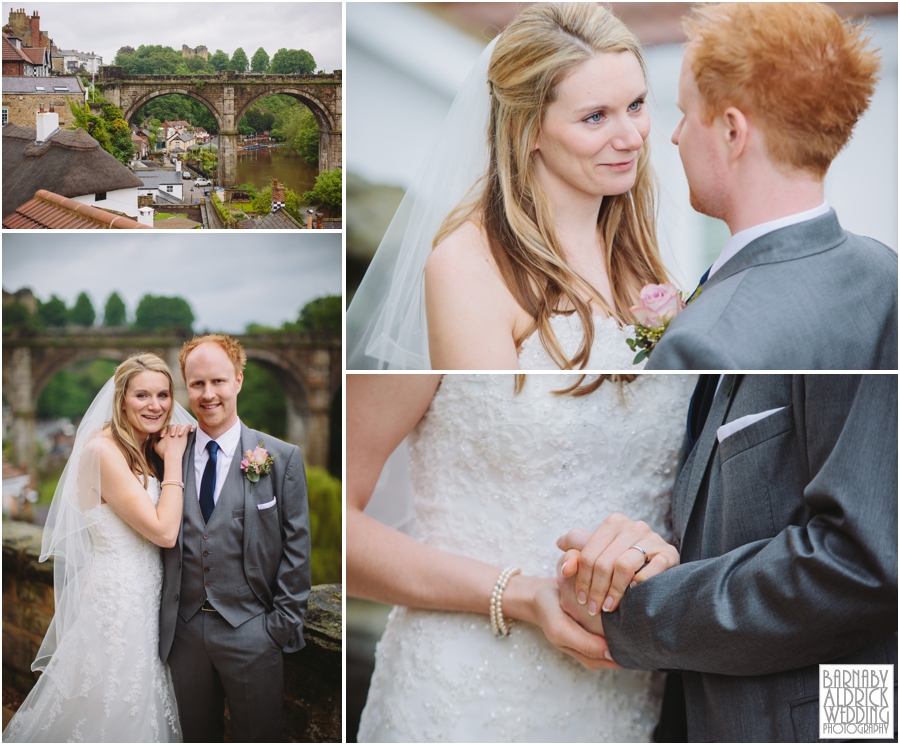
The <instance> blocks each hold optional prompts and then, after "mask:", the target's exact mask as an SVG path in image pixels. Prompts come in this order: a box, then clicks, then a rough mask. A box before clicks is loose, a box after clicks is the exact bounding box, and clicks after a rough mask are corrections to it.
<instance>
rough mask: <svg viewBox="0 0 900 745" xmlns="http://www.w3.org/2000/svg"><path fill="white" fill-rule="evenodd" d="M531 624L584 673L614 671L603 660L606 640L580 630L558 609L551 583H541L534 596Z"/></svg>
mask: <svg viewBox="0 0 900 745" xmlns="http://www.w3.org/2000/svg"><path fill="white" fill-rule="evenodd" d="M534 615H535V617H534V622H535V623H536V624H538V625H539V626H540V627H541V631H543V632H544V636H546V637H547V640H548V641H549V642H550V643H551V644H552V645H553V646H555V647H556V648H557V649H559V650H561V651H563V652H565V653H566V654H568V655H570V656H572V657H574V658H575V659H576V660H578V662H580V663H581V664H582V665H584V666H585V667H586V668H588V670H604V669H609V668H618V667H619V665H617V664H616V663H615V662H612V661H611V660H610V659H608V658H606V657H605V654H606V653H607V652H608V650H609V647H608V646H607V644H606V639H604V638H603V637H602V636H599V635H597V634H592V633H590V632H589V631H586V630H585V629H584V628H582V627H581V626H580V625H579V624H578V623H577V622H576V621H575V620H574V619H573V618H572V617H570V616H569V615H567V614H566V613H565V612H564V611H563V609H562V608H561V607H560V596H559V588H558V587H557V586H556V583H555V582H554V581H553V580H547V581H542V584H541V586H540V588H539V589H538V590H537V592H535V594H534Z"/></svg>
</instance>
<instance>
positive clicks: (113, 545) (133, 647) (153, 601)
mask: <svg viewBox="0 0 900 745" xmlns="http://www.w3.org/2000/svg"><path fill="white" fill-rule="evenodd" d="M148 492H149V494H150V498H151V499H152V500H153V503H154V505H155V504H157V503H158V502H159V496H160V486H159V482H158V481H157V480H156V479H153V478H151V479H150V480H149V488H148ZM97 510H99V511H100V514H99V519H98V520H97V521H96V522H93V524H91V526H90V528H89V530H90V535H91V540H92V541H93V564H92V566H91V570H90V574H89V575H88V578H87V582H86V584H85V587H84V590H83V593H84V595H83V599H82V605H81V613H80V616H79V618H78V622H77V624H76V625H75V626H74V628H72V629H71V630H70V631H69V632H68V633H67V634H66V636H64V637H63V639H62V640H61V641H60V643H59V647H58V648H57V650H56V652H55V654H54V655H53V658H52V660H51V661H50V663H49V664H48V665H47V669H46V670H45V671H44V673H43V674H42V675H41V676H40V678H38V681H37V683H36V684H35V686H34V688H33V689H32V690H31V693H29V694H28V697H27V698H26V699H25V702H24V703H23V704H22V706H21V707H20V708H19V711H18V712H16V715H15V716H14V717H13V719H12V721H10V723H9V725H8V727H7V728H6V730H5V731H4V733H3V740H4V741H8V742H181V727H180V725H179V721H178V708H177V705H176V703H175V691H174V689H173V687H172V679H171V676H170V675H169V669H168V667H166V665H165V664H164V663H163V662H162V661H161V660H160V658H159V603H160V593H161V591H162V576H163V574H162V558H161V555H160V549H159V547H158V546H156V545H155V544H154V543H152V542H151V541H149V540H147V539H146V538H144V537H143V536H141V535H139V534H138V533H137V532H135V531H134V530H133V529H132V528H131V527H130V526H129V525H128V524H127V523H125V521H124V520H122V518H120V517H119V516H118V515H117V514H116V513H115V512H114V511H113V509H112V508H111V507H110V506H109V505H108V504H105V503H104V504H100V505H98V506H97V507H94V508H93V509H92V510H89V511H88V512H87V513H85V516H86V517H91V518H93V517H97V516H96V515H92V514H91V513H93V512H94V511H97Z"/></svg>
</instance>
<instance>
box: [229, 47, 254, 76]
mask: <svg viewBox="0 0 900 745" xmlns="http://www.w3.org/2000/svg"><path fill="white" fill-rule="evenodd" d="M249 66H250V62H249V60H248V59H247V55H246V53H245V52H244V50H243V49H242V48H241V47H238V48H237V49H235V50H234V54H232V55H231V63H230V64H229V67H230V68H231V69H232V70H234V71H236V72H246V71H247V68H248V67H249Z"/></svg>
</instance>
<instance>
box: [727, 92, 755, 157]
mask: <svg viewBox="0 0 900 745" xmlns="http://www.w3.org/2000/svg"><path fill="white" fill-rule="evenodd" d="M749 134H750V123H749V122H748V121H747V117H746V116H745V115H744V112H743V111H741V110H740V109H739V108H737V107H736V106H729V107H728V108H727V109H725V111H724V112H723V114H722V136H723V137H724V138H725V147H726V149H727V151H728V160H729V162H734V161H735V160H737V159H738V158H739V157H740V156H741V155H742V154H743V153H744V151H745V150H746V149H747V137H748V136H749Z"/></svg>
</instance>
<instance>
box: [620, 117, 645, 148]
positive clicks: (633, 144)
mask: <svg viewBox="0 0 900 745" xmlns="http://www.w3.org/2000/svg"><path fill="white" fill-rule="evenodd" d="M643 144H644V137H643V135H642V134H641V133H640V130H638V128H637V127H636V126H635V123H634V122H633V121H631V119H628V118H624V119H621V120H619V122H618V126H617V131H616V132H615V134H614V135H613V138H612V146H613V147H614V148H615V149H616V150H624V151H627V152H634V151H635V150H640V149H641V146H642V145H643Z"/></svg>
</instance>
